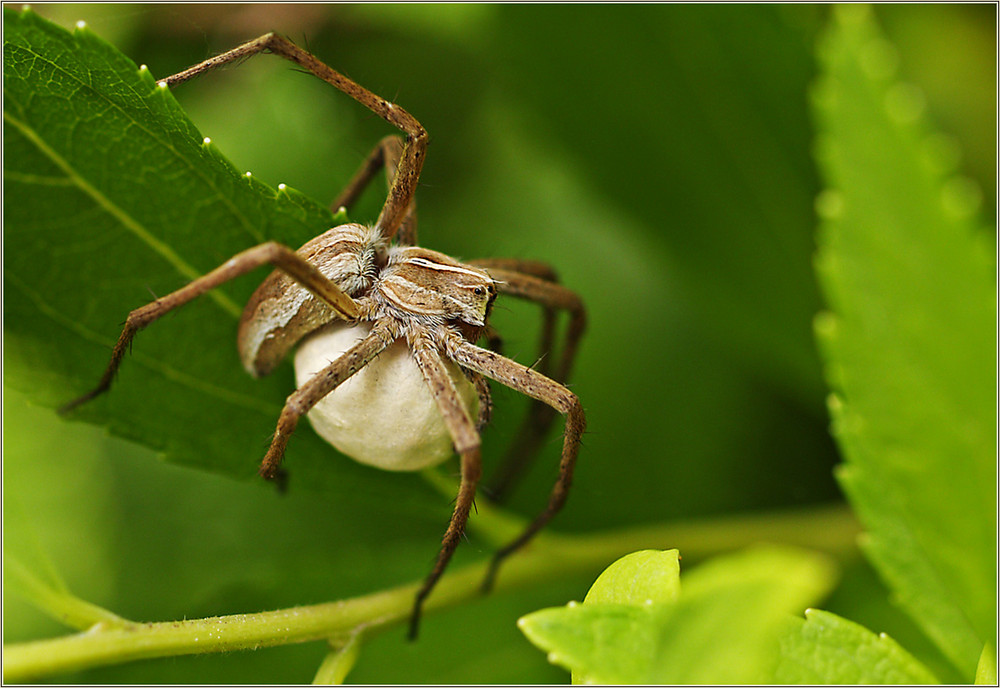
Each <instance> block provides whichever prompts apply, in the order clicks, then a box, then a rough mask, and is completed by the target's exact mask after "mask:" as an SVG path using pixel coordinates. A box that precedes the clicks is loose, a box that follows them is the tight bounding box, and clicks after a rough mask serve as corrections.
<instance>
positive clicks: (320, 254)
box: [237, 223, 386, 377]
mask: <svg viewBox="0 0 1000 688" xmlns="http://www.w3.org/2000/svg"><path fill="white" fill-rule="evenodd" d="M297 253H298V254H299V255H301V256H302V257H303V258H305V259H306V260H308V261H309V262H310V263H312V264H313V265H315V266H316V267H317V268H318V269H319V271H320V272H321V273H323V275H325V276H326V277H328V278H329V279H331V280H332V281H333V282H335V283H336V284H337V286H338V287H340V288H341V289H342V290H343V291H344V292H345V293H347V295H348V296H355V295H357V294H361V293H363V292H365V291H367V290H368V289H370V288H371V286H372V284H373V283H374V282H375V279H376V277H377V276H378V272H379V269H380V266H382V265H384V264H385V261H386V242H385V240H384V239H383V238H382V236H381V234H380V233H379V232H378V230H376V229H374V228H372V227H365V226H363V225H359V224H354V223H350V224H345V225H339V226H337V227H334V228H332V229H329V230H327V231H326V232H324V233H323V234H321V235H319V236H318V237H316V238H314V239H312V240H310V241H308V242H306V243H305V244H303V245H302V247H301V248H300V249H299V250H298V251H297ZM335 318H336V315H335V313H334V311H333V309H332V308H330V306H328V305H327V304H326V303H324V302H323V301H322V300H320V299H318V298H316V296H314V295H313V294H312V293H310V292H309V290H307V289H306V288H305V287H303V286H301V285H300V284H298V283H297V282H296V281H295V280H293V279H292V278H291V277H289V276H288V275H287V274H286V273H285V272H282V271H281V270H275V271H274V272H272V273H271V274H270V275H268V277H267V279H265V280H264V281H263V282H262V283H261V285H260V286H259V287H257V291H255V292H254V293H253V296H251V297H250V300H249V301H248V302H247V305H246V308H244V309H243V317H242V318H241V319H240V327H239V334H238V336H237V345H238V347H239V352H240V360H242V362H243V367H244V368H246V370H247V372H249V373H250V374H251V375H253V376H254V377H263V376H264V375H267V374H268V373H270V372H271V371H272V370H273V369H274V367H275V366H276V365H277V364H278V363H279V362H280V361H281V360H282V359H283V358H284V357H285V356H286V355H287V354H288V352H289V351H290V350H291V349H292V347H294V346H295V345H296V344H297V343H298V342H299V341H300V340H301V339H302V338H303V337H304V336H305V335H307V334H309V333H310V332H312V331H313V330H316V329H318V328H320V327H322V326H323V325H325V324H326V323H328V322H330V321H331V320H333V319H335Z"/></svg>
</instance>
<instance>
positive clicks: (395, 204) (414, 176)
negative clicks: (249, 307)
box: [161, 33, 427, 239]
mask: <svg viewBox="0 0 1000 688" xmlns="http://www.w3.org/2000/svg"><path fill="white" fill-rule="evenodd" d="M263 52H270V53H272V54H274V55H278V56H280V57H283V58H285V59H286V60H290V61H291V62H294V63H295V64H297V65H298V66H300V67H302V68H303V69H305V70H307V71H308V72H310V73H311V74H313V75H315V76H316V77H318V78H320V79H322V80H323V81H325V82H326V83H328V84H330V85H331V86H333V87H334V88H337V89H338V90H340V91H342V92H344V93H346V94H347V95H349V96H350V97H351V98H353V99H354V100H356V101H358V102H359V103H361V104H362V105H364V106H365V107H367V108H368V109H369V110H371V111H372V112H374V113H375V114H376V115H378V116H379V117H381V118H382V119H384V120H385V121H386V122H388V123H389V124H392V125H393V126H395V127H397V128H399V129H400V130H401V131H402V132H403V133H405V134H406V142H405V144H404V145H403V150H402V152H401V153H400V155H399V162H398V165H397V169H396V174H395V175H394V177H393V180H392V184H391V186H390V188H389V195H388V197H387V198H386V201H385V204H384V205H383V206H382V212H381V213H380V214H379V218H378V221H377V226H378V227H379V229H380V230H381V231H382V235H383V236H384V237H386V238H387V239H392V238H393V237H394V236H395V235H396V232H397V231H398V230H399V228H400V226H401V225H402V224H403V221H404V220H405V218H406V215H407V213H408V210H409V208H410V204H411V202H412V201H413V196H414V194H415V193H416V190H417V180H418V179H419V177H420V170H421V169H422V168H423V165H424V157H425V155H426V153H427V132H426V131H425V130H424V128H423V127H422V126H421V125H420V122H418V121H417V119H416V118H415V117H414V116H413V115H411V114H410V113H408V112H407V111H406V110H404V109H403V108H401V107H399V106H398V105H396V104H394V103H391V102H389V101H387V100H385V99H384V98H381V97H380V96H378V95H376V94H374V93H372V92H371V91H369V90H368V89H366V88H365V87H363V86H361V85H360V84H358V83H356V82H354V81H352V80H351V79H349V78H347V77H346V76H344V75H343V74H341V73H340V72H338V71H336V70H334V69H332V68H331V67H329V66H327V65H326V64H324V63H323V62H321V61H320V60H318V59H317V58H316V57H314V56H313V55H312V54H310V53H308V52H306V51H305V50H303V49H302V48H300V47H299V46H297V45H295V44H294V43H292V42H291V41H289V40H288V39H287V38H284V37H283V36H279V35H278V34H275V33H269V34H265V35H263V36H261V37H260V38H255V39H254V40H252V41H248V42H246V43H244V44H243V45H241V46H238V47H236V48H233V49H232V50H229V51H226V52H224V53H222V54H221V55H216V56H215V57H211V58H209V59H207V60H205V61H204V62H201V63H199V64H196V65H195V66H193V67H190V68H188V69H185V70H184V71H183V72H179V73H177V74H174V75H173V76H170V77H167V78H166V79H163V80H162V81H161V83H165V84H166V85H168V86H174V85H176V84H179V83H183V82H185V81H187V80H188V79H191V78H194V77H196V76H198V75H199V74H203V73H204V72H207V71H210V70H212V69H215V68H216V67H220V66H222V65H225V64H229V63H230V62H234V61H237V60H241V59H245V58H247V57H251V56H253V55H257V54H259V53H263Z"/></svg>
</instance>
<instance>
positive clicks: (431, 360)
mask: <svg viewBox="0 0 1000 688" xmlns="http://www.w3.org/2000/svg"><path fill="white" fill-rule="evenodd" d="M409 339H410V348H411V350H412V351H413V355H414V358H415V359H416V361H417V366H418V367H419V368H420V372H421V373H422V374H423V376H424V380H425V381H426V382H427V386H428V387H430V390H431V394H432V395H433V396H434V400H435V401H436V402H437V405H438V408H439V409H440V410H441V415H442V416H443V417H444V421H445V425H446V426H447V428H448V432H449V434H450V435H451V438H452V441H453V442H454V444H455V451H456V452H458V455H459V457H460V459H461V466H462V479H461V483H460V484H459V488H458V496H457V497H456V498H455V509H454V511H453V512H452V516H451V521H450V522H449V523H448V529H447V530H446V531H445V533H444V538H443V539H442V541H441V550H440V552H439V553H438V558H437V561H435V563H434V568H433V569H432V570H431V572H430V574H429V575H428V576H427V578H426V579H425V580H424V584H423V586H421V588H420V590H419V591H418V592H417V596H416V599H415V600H414V603H413V614H412V616H411V617H410V634H409V637H410V639H411V640H413V639H414V638H416V637H417V631H418V629H419V625H420V613H421V610H422V608H423V603H424V600H425V599H426V598H427V596H428V595H430V593H431V590H433V589H434V586H435V585H436V584H437V582H438V579H439V578H440V577H441V574H443V573H444V570H445V568H446V567H447V566H448V562H449V561H450V560H451V557H452V555H453V554H454V553H455V549H456V548H457V547H458V544H459V542H461V539H462V534H463V533H464V532H465V524H466V522H468V520H469V511H470V510H471V509H472V503H473V500H474V499H475V497H476V485H477V484H478V482H479V476H480V474H481V472H482V460H481V456H480V450H479V445H480V440H479V433H478V432H477V431H476V428H475V425H474V424H473V422H472V419H471V418H469V413H468V411H467V410H466V408H465V405H464V404H463V403H462V399H461V397H460V396H459V394H458V391H457V390H456V389H455V385H454V383H453V382H452V380H451V376H450V375H449V374H448V369H447V368H446V367H445V364H444V359H442V358H441V354H440V353H439V352H438V349H437V347H436V346H435V344H434V342H433V341H432V340H431V338H430V337H429V336H428V334H427V333H426V331H418V332H416V333H415V334H414V335H412V336H411V337H410V338H409Z"/></svg>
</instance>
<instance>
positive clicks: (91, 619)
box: [4, 554, 131, 630]
mask: <svg viewBox="0 0 1000 688" xmlns="http://www.w3.org/2000/svg"><path fill="white" fill-rule="evenodd" d="M4 573H5V574H7V576H8V579H9V580H10V579H13V580H15V581H16V584H15V587H16V589H17V592H19V593H20V594H21V595H23V596H24V598H25V599H26V600H27V601H29V602H31V603H32V604H33V605H35V607H37V608H38V609H41V610H42V611H43V612H45V613H46V614H48V615H49V616H51V617H52V618H53V619H55V620H56V621H59V622H60V623H64V624H66V625H67V626H69V627H70V628H76V629H79V630H86V629H89V628H93V627H94V626H98V625H99V626H102V627H105V628H108V627H113V626H127V625H129V624H130V623H131V622H130V621H129V620H128V619H123V618H122V617H120V616H118V615H117V614H113V613H112V612H109V611H108V610H107V609H104V608H103V607H98V606H97V605H96V604H91V603H90V602H86V601H84V600H81V599H80V598H79V597H76V596H75V595H73V594H72V593H70V592H69V591H68V590H65V589H64V588H61V587H56V584H55V583H56V582H55V581H53V583H47V582H46V581H44V580H42V579H41V578H39V577H38V576H36V575H34V574H33V573H32V572H31V571H30V570H29V569H28V567H27V566H25V565H24V564H22V563H21V562H20V561H18V560H17V558H15V557H14V556H12V555H9V554H5V555H4Z"/></svg>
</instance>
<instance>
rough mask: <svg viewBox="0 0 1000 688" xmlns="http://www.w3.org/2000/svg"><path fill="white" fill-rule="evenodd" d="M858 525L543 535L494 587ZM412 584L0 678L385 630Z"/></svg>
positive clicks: (442, 593)
mask: <svg viewBox="0 0 1000 688" xmlns="http://www.w3.org/2000/svg"><path fill="white" fill-rule="evenodd" d="M858 533H859V526H858V524H857V522H856V521H855V519H854V517H853V515H851V513H850V512H849V510H848V509H847V508H846V507H844V506H840V505H838V506H834V507H819V508H811V509H808V510H798V511H788V512H783V513H778V514H762V515H760V516H752V515H751V516H747V515H735V516H727V517H723V518H713V519H710V520H704V521H694V522H689V523H686V524H681V523H677V524H673V523H671V524H660V525H651V526H647V527H639V528H626V529H621V530H614V531H605V532H597V533H589V534H585V535H556V534H544V533H543V534H541V535H539V536H538V537H537V538H536V539H535V540H534V541H533V542H532V543H531V544H529V545H528V546H527V547H526V548H525V549H524V550H523V551H522V552H520V553H518V554H516V555H514V556H512V557H511V558H510V559H509V560H508V561H507V562H505V564H504V566H503V568H501V570H500V573H499V576H498V577H497V579H496V585H495V589H496V590H497V591H501V590H510V589H513V588H518V587H522V586H526V585H531V584H538V583H540V582H544V581H548V580H553V579H556V578H563V577H566V576H568V575H573V574H581V573H587V572H592V574H593V575H595V576H596V575H597V574H598V573H599V572H600V571H601V570H603V568H605V567H606V566H608V565H609V564H610V563H611V562H613V561H614V560H615V559H617V558H619V557H621V556H624V555H625V554H628V553H629V552H633V551H635V550H639V549H667V548H672V547H676V548H678V549H680V550H681V552H682V553H683V555H684V557H685V560H686V561H693V560H698V559H701V558H704V557H706V556H709V555H712V554H716V553H718V552H723V551H728V550H733V549H738V548H740V547H742V546H746V545H750V544H754V543H758V542H772V543H780V544H787V545H797V546H801V547H806V548H810V549H814V550H820V551H824V552H828V553H830V554H833V555H835V556H837V557H839V558H841V559H843V558H845V557H853V556H856V539H857V535H858ZM487 564H488V562H482V563H478V564H472V565H469V566H466V567H463V568H461V569H458V570H455V571H453V572H451V573H449V574H447V575H445V576H444V577H442V578H441V580H440V582H439V583H438V586H437V588H436V589H435V591H434V593H433V594H432V595H431V596H430V598H429V599H428V600H427V603H426V606H425V610H426V611H428V612H429V611H432V610H435V609H440V608H443V607H448V606H451V605H456V604H459V603H461V602H467V601H470V600H473V599H475V598H476V597H477V596H479V594H480V592H479V587H480V583H481V582H482V580H483V576H484V575H485V574H486V570H487ZM419 586H420V583H419V582H418V583H411V584H408V585H403V586H400V587H396V588H391V589H388V590H383V591H380V592H376V593H372V594H370V595H363V596H361V597H355V598H350V599H346V600H339V601H336V602H327V603H324V604H317V605H310V606H303V607H292V608H289V609H281V610H277V611H270V612H260V613H255V614H233V615H228V616H214V617H208V618H204V619H191V620H184V621H166V622H157V623H128V622H127V623H126V624H125V625H107V624H98V625H96V626H94V627H93V628H91V629H89V630H87V631H85V632H83V633H77V634H73V635H68V636H63V637H60V638H54V639H50V640H39V641H32V642H26V643H18V644H14V645H9V646H5V647H4V651H3V652H4V666H3V679H4V681H5V682H8V683H10V682H24V681H29V680H34V679H37V678H40V677H44V676H49V675H52V674H60V673H65V672H71V671H79V670H82V669H87V668H91V667H97V666H105V665H111V664H121V663H124V662H130V661H134V660H138V659H148V658H153V657H168V656H177V655H188V654H201V653H207V652H228V651H232V650H249V649H256V648H261V647H271V646H275V645H285V644H289V643H298V642H305V641H310V640H321V639H327V638H331V637H346V636H349V635H351V634H354V633H356V632H358V631H360V630H364V632H365V633H366V634H367V633H370V632H372V631H381V630H386V629H388V628H391V627H392V626H395V625H399V624H401V623H403V622H405V621H406V620H407V618H408V617H409V614H410V611H411V609H412V606H413V596H414V595H415V594H416V591H417V589H418V588H419ZM559 602H562V600H560V601H559ZM526 611H527V610H526Z"/></svg>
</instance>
